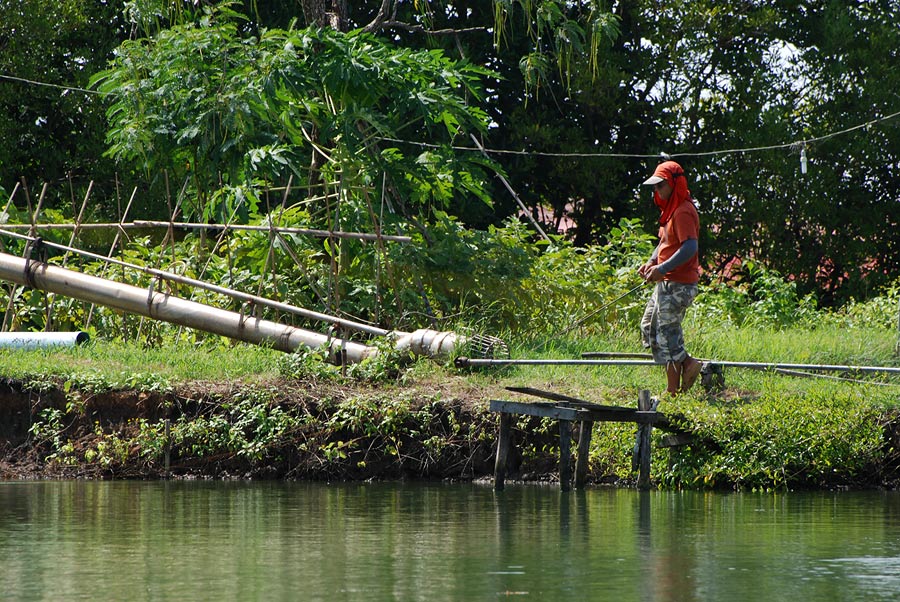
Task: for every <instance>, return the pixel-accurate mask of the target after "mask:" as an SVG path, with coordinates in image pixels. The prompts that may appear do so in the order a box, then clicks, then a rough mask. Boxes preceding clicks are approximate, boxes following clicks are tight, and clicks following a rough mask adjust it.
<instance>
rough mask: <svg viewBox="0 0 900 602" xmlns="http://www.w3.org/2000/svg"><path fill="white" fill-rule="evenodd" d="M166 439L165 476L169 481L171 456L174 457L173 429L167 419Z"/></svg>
mask: <svg viewBox="0 0 900 602" xmlns="http://www.w3.org/2000/svg"><path fill="white" fill-rule="evenodd" d="M165 437H166V451H165V459H164V465H165V475H166V476H165V478H167V479H168V478H169V464H170V460H171V455H172V427H171V421H170V420H169V419H168V418H166V423H165Z"/></svg>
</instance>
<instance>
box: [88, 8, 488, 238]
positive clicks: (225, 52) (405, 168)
mask: <svg viewBox="0 0 900 602" xmlns="http://www.w3.org/2000/svg"><path fill="white" fill-rule="evenodd" d="M205 10H206V16H205V17H204V18H202V19H199V20H197V21H196V22H189V23H185V24H180V25H176V26H174V27H172V28H169V29H165V30H162V31H160V32H159V33H158V34H157V35H156V36H155V37H154V38H152V39H139V40H132V41H127V42H125V43H123V44H122V46H121V47H120V48H119V49H118V51H117V56H116V60H115V62H114V63H113V65H112V67H111V68H110V69H108V70H106V71H104V72H102V73H100V74H98V75H97V76H96V77H95V78H94V80H93V82H94V84H95V85H96V86H97V87H98V90H100V91H103V92H107V93H109V94H111V95H113V96H112V102H111V104H110V107H109V111H108V116H109V119H110V126H111V127H110V130H109V132H108V134H107V141H108V142H109V145H110V147H109V151H108V152H109V154H110V155H111V156H112V157H114V158H116V159H119V160H123V161H127V162H137V163H139V164H140V165H141V166H142V167H143V168H144V169H147V170H150V171H159V170H162V169H167V170H169V171H170V172H171V173H172V174H174V175H175V176H176V178H177V179H179V180H183V179H186V180H187V181H189V182H190V183H191V186H192V187H193V191H194V194H193V195H192V197H195V198H196V199H197V202H198V205H197V206H194V207H188V209H189V210H190V213H191V214H194V215H197V216H198V217H202V218H203V219H216V220H218V221H222V222H225V221H228V218H229V214H228V213H227V212H226V211H225V210H224V209H225V207H224V206H223V205H222V204H220V202H219V200H220V196H217V195H213V194H212V193H213V192H214V191H215V190H217V189H218V188H219V186H220V184H222V183H224V184H225V185H227V186H232V187H243V188H244V189H245V190H246V189H247V187H250V186H259V185H261V183H262V182H265V181H278V180H284V179H286V178H287V177H288V176H289V175H293V176H294V177H295V178H296V179H295V184H298V185H300V184H305V185H312V186H318V185H321V183H322V182H330V181H335V180H337V179H338V178H339V179H340V180H341V181H342V183H343V184H344V185H345V186H347V187H348V188H353V187H364V186H370V185H371V184H372V183H373V182H377V181H381V180H382V178H383V177H384V175H385V174H387V177H389V178H390V180H392V182H393V184H392V186H393V187H395V190H396V192H397V194H399V195H400V196H401V197H402V198H407V199H410V200H412V201H414V202H415V203H416V204H423V203H425V204H430V203H434V204H436V205H438V206H447V205H449V204H450V202H451V200H452V199H453V197H454V194H464V195H465V194H474V195H475V196H476V197H479V198H482V199H486V198H487V197H486V195H485V194H484V192H483V191H482V188H481V186H482V185H481V181H482V180H483V177H482V176H481V175H480V173H481V170H480V164H481V163H482V161H481V160H474V161H470V160H468V159H467V158H466V157H457V156H455V155H454V154H453V153H452V152H451V151H450V150H449V146H447V145H446V143H447V142H448V141H449V140H450V139H452V138H453V137H454V136H457V135H459V134H465V133H468V132H478V131H481V130H483V129H484V128H485V127H486V123H487V116H486V115H485V113H484V112H483V111H482V110H481V109H479V108H478V107H476V106H473V105H470V104H469V102H468V98H475V99H477V98H480V97H481V93H480V91H479V89H478V82H479V79H480V78H482V77H483V76H485V75H487V74H488V72H487V71H486V70H484V69H482V68H479V67H476V66H474V65H471V64H467V63H463V62H456V61H451V60H449V59H448V58H446V57H445V56H444V55H443V54H442V53H441V52H438V51H430V52H425V51H420V52H416V51H411V50H406V49H403V48H396V47H392V46H389V45H387V44H385V43H383V42H380V41H379V40H377V39H376V38H374V37H372V36H370V35H367V34H364V33H362V32H354V33H351V34H343V33H340V32H336V31H334V30H330V29H305V30H293V29H291V30H281V29H270V30H263V31H261V32H260V33H259V36H258V37H245V36H244V34H242V33H241V31H240V28H239V23H240V21H241V17H240V16H239V15H236V14H235V13H233V12H231V11H228V10H225V9H223V8H222V7H219V8H217V9H205ZM425 134H428V135H429V138H431V139H435V140H443V141H444V146H442V147H441V148H438V149H434V150H428V151H424V152H423V151H422V150H421V149H416V150H414V151H413V150H411V149H405V150H401V149H400V148H398V147H394V146H391V145H390V144H388V145H385V144H384V143H383V139H385V138H396V137H398V136H404V137H407V138H409V137H416V136H419V135H425ZM310 161H313V162H314V163H316V164H320V165H318V167H317V168H315V169H314V170H312V171H308V167H309V164H310ZM252 197H253V195H249V196H248V197H247V198H252ZM207 203H209V204H207ZM252 213H253V212H252V210H250V208H247V207H244V208H242V213H240V215H241V216H242V217H244V218H246V216H247V215H251V214H252Z"/></svg>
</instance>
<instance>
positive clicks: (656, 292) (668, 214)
mask: <svg viewBox="0 0 900 602" xmlns="http://www.w3.org/2000/svg"><path fill="white" fill-rule="evenodd" d="M644 184H645V185H647V186H653V202H654V203H655V204H656V206H657V207H658V208H659V210H660V217H659V223H660V227H659V244H658V245H657V247H656V249H655V250H654V251H653V254H652V255H651V256H650V259H649V260H648V261H647V263H645V264H644V265H642V266H641V267H640V268H638V274H640V276H641V278H643V279H644V280H648V281H650V282H655V283H656V286H655V287H654V289H653V295H652V296H651V297H650V301H648V302H647V308H646V309H645V310H644V316H643V317H642V318H641V337H642V339H643V344H644V347H649V348H650V350H651V351H652V352H653V359H654V360H655V361H656V362H657V363H659V364H665V366H666V391H667V392H668V393H670V394H671V395H676V394H678V393H683V392H685V391H687V390H688V389H690V388H691V387H692V386H693V384H694V382H696V380H697V377H698V376H699V375H700V368H701V367H702V364H701V362H700V360H698V359H696V358H693V357H691V356H690V355H689V354H688V352H687V350H686V349H685V348H684V332H683V330H682V327H681V323H682V321H683V320H684V314H685V311H687V308H688V307H689V306H690V304H691V303H692V302H693V301H694V298H695V297H696V296H697V282H698V281H699V280H700V262H699V259H698V254H697V248H698V247H697V239H698V237H699V235H700V216H699V215H697V208H696V207H695V206H694V201H693V199H692V198H691V193H690V191H689V190H688V186H687V178H686V177H685V175H684V170H683V169H682V168H681V166H680V165H679V164H678V163H676V162H675V161H666V162H665V163H660V164H659V165H658V166H657V167H656V170H655V171H654V172H653V175H652V176H650V177H649V178H647V179H646V180H645V181H644Z"/></svg>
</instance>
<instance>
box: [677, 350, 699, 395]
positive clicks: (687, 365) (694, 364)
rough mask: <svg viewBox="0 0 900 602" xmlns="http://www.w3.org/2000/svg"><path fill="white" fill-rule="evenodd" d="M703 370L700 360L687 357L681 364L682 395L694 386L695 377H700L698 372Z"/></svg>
mask: <svg viewBox="0 0 900 602" xmlns="http://www.w3.org/2000/svg"><path fill="white" fill-rule="evenodd" d="M701 368H703V362H701V361H700V360H698V359H696V358H693V357H691V356H688V357H687V359H685V360H684V362H682V370H681V392H682V393H684V392H685V391H687V390H688V389H690V388H691V387H693V386H694V383H695V382H697V377H698V376H700V370H701Z"/></svg>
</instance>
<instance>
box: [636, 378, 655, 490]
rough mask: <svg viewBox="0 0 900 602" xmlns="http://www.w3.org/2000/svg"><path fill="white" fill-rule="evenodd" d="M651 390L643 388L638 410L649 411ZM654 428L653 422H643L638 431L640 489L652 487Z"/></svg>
mask: <svg viewBox="0 0 900 602" xmlns="http://www.w3.org/2000/svg"><path fill="white" fill-rule="evenodd" d="M651 403H652V402H651V399H650V391H647V390H646V389H645V390H642V391H641V392H640V394H639V395H638V411H641V412H649V411H650V405H651ZM652 428H653V426H652V425H651V424H649V423H648V424H641V425H639V426H638V431H637V439H638V441H637V448H638V481H637V486H638V489H649V488H650V431H651V429H652Z"/></svg>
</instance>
